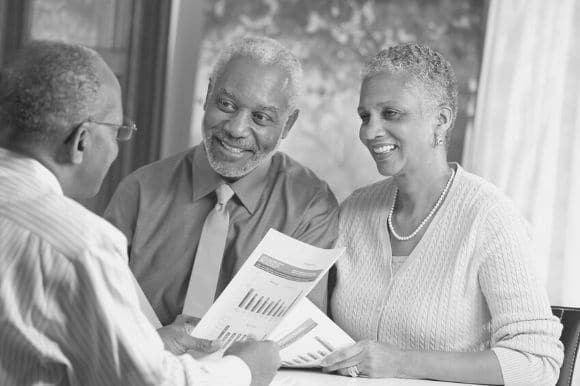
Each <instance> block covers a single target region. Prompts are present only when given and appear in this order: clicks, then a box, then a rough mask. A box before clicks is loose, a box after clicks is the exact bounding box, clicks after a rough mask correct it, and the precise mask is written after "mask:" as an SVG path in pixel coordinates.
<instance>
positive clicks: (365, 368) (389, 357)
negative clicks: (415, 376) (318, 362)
mask: <svg viewBox="0 0 580 386" xmlns="http://www.w3.org/2000/svg"><path fill="white" fill-rule="evenodd" d="M402 364H403V351H402V350H399V349H398V348H397V347H395V346H393V345H390V344H385V343H378V342H375V341H371V340H363V341H360V342H358V343H356V344H355V345H353V346H351V347H347V348H345V349H342V350H337V351H335V352H333V353H332V354H330V355H328V356H327V357H326V358H324V360H323V361H322V365H323V369H322V370H323V371H325V372H331V371H337V372H338V373H339V374H341V375H352V374H351V373H352V372H353V370H349V368H353V367H354V366H357V369H358V374H359V375H361V376H365V377H370V378H390V377H392V378H394V377H401V375H402V374H401V368H402Z"/></svg>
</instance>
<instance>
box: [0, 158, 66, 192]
mask: <svg viewBox="0 0 580 386" xmlns="http://www.w3.org/2000/svg"><path fill="white" fill-rule="evenodd" d="M0 163H3V164H4V163H5V164H6V166H7V167H8V168H9V169H12V170H13V171H15V172H17V173H18V174H19V175H21V176H23V177H26V178H27V179H29V180H33V181H35V183H37V184H38V185H37V188H38V189H39V190H46V191H49V192H52V193H56V194H58V195H61V196H63V195H64V193H63V191H62V186H61V185H60V182H59V181H58V179H57V178H56V176H55V175H54V174H53V173H52V172H51V171H50V170H49V169H48V168H47V167H46V166H44V165H43V164H41V163H40V162H38V161H37V160H35V159H34V158H30V157H28V156H26V155H23V154H20V153H16V152H13V151H11V150H8V149H5V148H2V147H0Z"/></svg>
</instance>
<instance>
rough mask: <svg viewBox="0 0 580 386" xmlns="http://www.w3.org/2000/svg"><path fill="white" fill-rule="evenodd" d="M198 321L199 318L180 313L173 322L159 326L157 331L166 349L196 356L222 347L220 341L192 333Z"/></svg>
mask: <svg viewBox="0 0 580 386" xmlns="http://www.w3.org/2000/svg"><path fill="white" fill-rule="evenodd" d="M198 322H199V319H198V318H194V317H191V316H187V315H179V316H178V317H177V318H176V319H175V321H174V322H173V323H171V324H169V325H167V326H164V327H161V328H159V329H158V330H157V333H158V334H159V336H160V337H161V340H162V341H163V344H164V346H165V349H166V350H167V351H170V352H171V353H173V354H176V355H180V354H185V353H188V354H190V355H192V356H193V357H194V358H199V357H201V356H205V355H207V354H211V353H213V352H215V351H217V350H219V349H220V348H221V345H220V344H219V342H214V341H210V340H207V339H199V338H195V337H193V336H191V335H190V334H191V332H192V331H193V328H194V327H195V326H196V324H197V323H198Z"/></svg>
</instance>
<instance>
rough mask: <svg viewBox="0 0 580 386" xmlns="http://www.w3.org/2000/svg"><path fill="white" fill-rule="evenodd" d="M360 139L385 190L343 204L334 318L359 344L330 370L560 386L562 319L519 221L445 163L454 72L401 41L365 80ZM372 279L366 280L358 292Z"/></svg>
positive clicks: (494, 193)
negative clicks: (342, 252) (534, 264)
mask: <svg viewBox="0 0 580 386" xmlns="http://www.w3.org/2000/svg"><path fill="white" fill-rule="evenodd" d="M363 74H364V77H363V84H362V87H361V93H360V102H359V108H358V111H359V115H360V117H361V120H362V122H361V127H360V138H361V141H362V142H363V144H364V145H365V146H366V147H367V148H368V150H369V151H370V153H371V155H372V157H373V159H374V161H375V163H376V165H377V168H378V170H379V172H380V173H381V174H382V175H383V176H385V177H387V178H386V179H384V180H383V181H380V182H378V183H375V184H373V185H370V186H367V187H365V188H361V189H359V190H357V191H355V192H354V193H353V194H352V195H351V196H350V197H348V198H347V199H346V200H345V201H344V202H343V203H342V205H341V211H340V227H339V229H340V233H339V239H338V241H337V244H338V246H344V247H346V252H345V256H343V258H342V259H341V260H339V261H338V263H337V266H336V267H337V275H336V286H335V288H334V290H333V293H332V300H331V314H332V317H333V319H334V320H335V321H336V322H337V324H339V325H340V326H341V327H342V328H343V329H344V330H345V331H346V332H347V333H349V335H351V336H352V337H353V338H355V339H356V340H358V343H356V344H355V345H354V346H352V347H348V348H346V349H344V350H340V351H337V352H335V353H333V354H331V355H330V356H329V357H327V358H326V359H325V362H326V363H325V366H326V370H327V371H338V372H339V373H340V374H343V375H351V376H358V375H359V374H362V375H364V376H369V377H379V378H380V377H399V378H428V379H436V380H445V381H453V382H465V383H483V384H494V385H499V384H505V385H553V384H554V383H555V381H556V379H557V378H558V372H559V368H560V365H561V363H562V357H563V352H562V344H561V343H560V341H559V340H558V337H559V335H560V331H561V324H560V323H559V321H558V319H557V318H555V317H554V316H553V315H552V312H551V310H550V306H549V303H548V300H547V296H546V291H545V289H544V288H543V287H542V286H541V285H540V284H539V281H538V280H537V278H536V273H535V272H534V271H533V269H532V266H531V264H530V263H531V261H532V260H533V259H534V251H533V250H532V249H531V248H530V245H531V243H530V239H529V236H528V234H527V225H526V223H525V220H523V218H522V217H521V216H520V215H519V214H518V213H517V211H516V210H515V209H514V208H513V205H512V203H511V202H510V201H509V200H508V199H507V198H506V197H505V196H504V195H503V194H502V193H500V192H499V191H498V189H497V188H495V187H494V186H492V185H491V184H490V183H488V182H486V181H484V180H483V179H481V178H480V177H477V176H475V175H473V174H471V173H469V172H467V171H465V170H464V169H463V168H462V167H461V166H460V165H458V164H456V163H448V162H447V146H446V143H447V141H448V138H449V133H450V132H451V130H452V129H453V124H454V120H455V114H456V113H455V112H456V109H457V107H456V106H457V86H456V81H455V74H454V71H453V69H452V68H451V65H450V64H449V62H447V61H446V60H445V59H444V58H443V57H442V56H441V55H440V54H439V53H438V52H436V51H434V50H432V49H431V48H429V47H427V46H424V45H419V44H414V43H408V44H402V45H398V46H394V47H391V48H389V49H388V50H384V51H381V52H379V53H378V54H377V55H376V56H375V57H374V58H372V59H371V60H370V61H369V62H367V64H366V67H365V70H364V71H363ZM362 283H364V285H362Z"/></svg>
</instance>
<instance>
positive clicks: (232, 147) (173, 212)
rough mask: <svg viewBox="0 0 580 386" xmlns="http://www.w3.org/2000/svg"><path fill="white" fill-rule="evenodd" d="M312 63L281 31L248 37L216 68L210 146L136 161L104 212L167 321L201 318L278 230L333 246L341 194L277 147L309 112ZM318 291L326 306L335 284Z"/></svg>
mask: <svg viewBox="0 0 580 386" xmlns="http://www.w3.org/2000/svg"><path fill="white" fill-rule="evenodd" d="M301 72H302V70H301V65H300V62H299V60H298V59H297V58H296V57H295V56H294V55H293V54H292V53H291V52H290V51H289V50H288V49H287V48H285V47H284V46H282V45H281V44H280V43H278V42H277V41H275V40H272V39H269V38H263V37H247V38H244V39H242V40H240V41H237V42H236V43H234V44H233V45H231V46H230V47H228V48H227V49H225V50H224V51H223V52H222V54H221V55H220V57H219V59H218V62H217V63H216V65H215V67H214V70H213V73H212V75H211V77H210V82H209V86H208V91H207V95H206V100H205V104H204V111H205V114H204V117H203V144H199V145H197V146H195V147H194V148H192V149H190V150H188V151H186V152H183V153H180V154H177V155H175V156H173V157H170V158H168V159H165V160H161V161H158V162H156V163H153V164H151V165H148V166H145V167H143V168H141V169H139V170H137V171H136V172H134V173H133V174H131V175H130V176H128V177H127V178H126V179H125V180H124V181H123V182H122V183H121V184H120V186H119V188H118V189H117V192H116V193H115V195H114V196H113V198H112V200H111V202H110V204H109V207H108V208H107V210H106V212H105V217H106V218H107V219H108V220H109V221H111V222H112V223H113V224H115V225H117V227H118V228H119V229H121V231H123V233H124V234H125V235H126V236H127V239H128V240H129V243H130V247H129V248H130V253H129V255H130V257H129V259H130V260H129V264H130V267H131V269H132V271H133V272H134V274H135V276H136V278H137V280H138V281H139V283H140V284H141V287H142V288H143V290H144V292H145V294H146V295H147V297H148V299H149V301H150V302H151V304H152V306H153V308H154V309H155V311H156V313H157V315H158V317H159V319H160V321H161V323H162V324H164V325H165V324H168V323H171V322H172V321H173V320H174V319H175V318H176V317H177V316H178V315H180V314H182V313H185V314H188V315H191V316H194V317H196V318H201V317H202V316H203V314H204V313H205V311H207V309H208V307H209V306H210V305H211V303H212V302H213V300H214V299H215V298H217V296H218V295H219V294H220V293H221V291H222V290H223V289H224V288H225V287H226V286H227V284H228V283H229V282H230V280H231V279H232V277H233V276H234V274H235V273H236V272H237V271H238V270H239V269H240V267H241V266H242V265H243V263H244V261H245V260H246V259H247V258H248V257H249V255H250V253H251V252H252V250H253V249H254V248H255V247H256V246H257V244H258V243H259V242H260V240H261V239H262V237H263V236H264V235H265V234H266V233H267V231H268V230H269V229H270V228H274V229H277V230H278V231H280V232H283V233H285V234H287V235H289V236H292V237H294V238H297V239H299V240H301V241H304V242H306V243H309V244H312V245H315V246H319V247H323V248H329V247H331V246H332V245H333V243H334V241H335V238H336V233H337V221H336V208H337V202H336V199H335V197H334V195H333V193H332V192H331V191H330V189H329V187H328V185H327V184H326V183H324V182H323V181H321V180H320V179H318V177H316V176H315V175H314V173H312V172H311V171H310V170H308V169H307V168H305V167H303V166H301V165H300V164H298V163H297V162H296V161H294V160H292V159H291V158H290V157H288V156H287V155H285V154H283V153H281V152H278V151H277V149H278V146H279V144H280V142H281V141H282V140H283V139H284V138H285V137H286V136H287V135H288V133H289V131H290V129H291V128H292V126H293V125H294V123H295V122H296V119H297V118H298V113H299V111H298V109H297V107H296V99H297V95H298V90H299V88H300V77H301ZM224 221H225V225H223V223H224ZM210 223H211V224H212V225H209V224H210ZM217 223H221V225H219V226H218V225H216V224H217ZM220 227H221V228H220ZM219 229H222V231H223V236H221V239H220V236H218V234H219V233H220V232H221V231H220V230H219ZM212 254H215V256H213V255H212ZM210 256H211V258H210ZM208 266H211V267H209V268H208ZM204 281H209V282H211V283H210V284H209V286H207V287H203V286H202V287H200V285H201V284H200V283H201V282H204ZM186 294H187V296H186ZM310 298H311V300H313V301H314V302H315V303H316V304H317V305H318V306H319V307H321V308H322V309H325V308H326V290H325V282H324V283H321V284H320V285H319V286H318V287H317V288H316V289H315V290H313V292H312V293H311V294H310ZM191 301H192V302H193V303H197V302H199V303H202V304H194V305H193V306H191V307H190V306H189V304H190V302H191ZM184 303H185V307H184Z"/></svg>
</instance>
